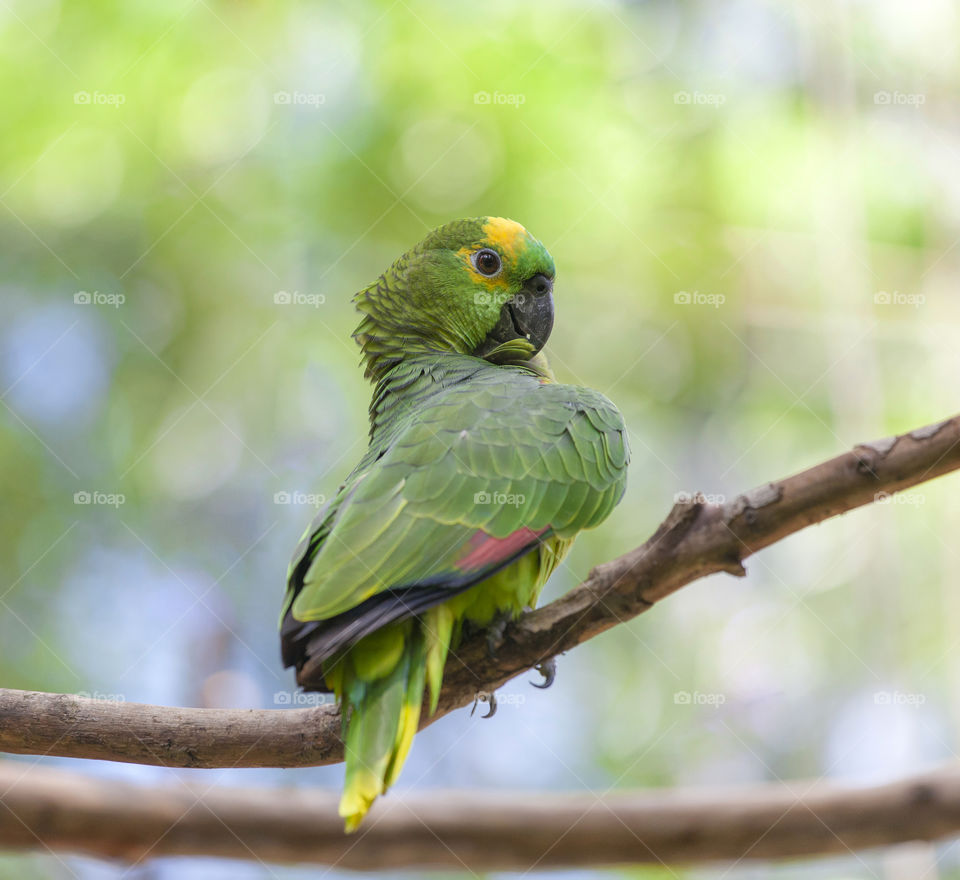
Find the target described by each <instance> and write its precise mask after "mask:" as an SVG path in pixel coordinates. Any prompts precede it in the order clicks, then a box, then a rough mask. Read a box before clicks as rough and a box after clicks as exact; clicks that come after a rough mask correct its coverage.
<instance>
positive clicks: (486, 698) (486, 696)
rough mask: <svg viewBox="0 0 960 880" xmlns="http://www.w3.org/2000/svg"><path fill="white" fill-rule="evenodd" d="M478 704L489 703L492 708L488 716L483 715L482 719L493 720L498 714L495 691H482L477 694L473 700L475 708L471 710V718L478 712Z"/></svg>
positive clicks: (488, 711)
mask: <svg viewBox="0 0 960 880" xmlns="http://www.w3.org/2000/svg"><path fill="white" fill-rule="evenodd" d="M477 703H487V704H488V705H489V707H490V708H489V709H488V710H487V714H486V715H481V716H480V717H481V718H493V716H494V715H496V714H497V695H496V694H495V693H493V691H489V692H488V691H480V692H479V693H478V694H477V696H476V697H475V698H474V700H473V708H472V709H471V710H470V715H471V716H472V715H473V713H474V712H476V711H477Z"/></svg>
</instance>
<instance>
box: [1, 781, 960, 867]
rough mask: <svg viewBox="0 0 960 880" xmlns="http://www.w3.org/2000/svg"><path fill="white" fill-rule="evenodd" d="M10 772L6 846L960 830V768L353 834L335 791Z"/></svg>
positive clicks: (397, 847)
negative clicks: (881, 781) (151, 783)
mask: <svg viewBox="0 0 960 880" xmlns="http://www.w3.org/2000/svg"><path fill="white" fill-rule="evenodd" d="M26 770H27V768H25V767H24V766H23V765H21V764H17V763H14V762H0V790H3V791H5V792H6V793H5V794H4V796H3V799H2V800H0V807H5V808H6V809H2V808H0V847H3V848H4V849H7V848H18V849H39V848H45V847H46V848H49V849H51V850H54V851H57V850H61V851H64V850H66V851H71V852H82V853H88V854H90V855H94V856H99V857H101V858H122V859H126V860H128V861H138V860H140V859H142V858H144V857H146V856H147V855H149V856H150V857H158V856H188V855H190V856H198V855H202V856H219V857H222V858H231V859H258V860H260V861H263V862H312V863H318V864H325V865H337V866H338V867H341V868H353V869H360V870H375V869H378V868H390V869H392V870H394V871H395V870H398V869H401V868H417V867H428V866H429V867H432V868H449V869H461V870H462V869H463V868H464V867H469V868H470V869H472V870H474V871H495V870H528V869H531V868H533V867H536V868H541V869H543V868H557V867H563V868H575V867H586V866H591V867H597V866H600V865H616V864H639V863H659V862H665V863H667V864H671V865H677V864H691V863H697V862H707V861H719V860H724V861H726V860H734V859H741V858H750V859H770V858H782V857H789V856H803V855H811V854H824V853H846V852H848V851H850V850H857V849H864V848H868V847H874V846H882V845H888V844H891V843H899V842H903V841H908V840H936V839H939V838H942V837H945V836H947V835H951V834H956V833H958V832H960V770H958V769H957V768H956V767H955V766H951V767H946V768H944V769H942V770H940V771H939V772H936V773H929V774H924V775H920V776H914V777H910V778H908V779H904V780H902V781H900V782H895V783H892V784H889V785H881V786H877V787H855V786H840V785H833V784H825V783H806V782H794V783H791V784H790V785H774V784H770V785H761V786H752V787H749V788H747V787H737V788H723V787H713V788H710V789H702V790H699V791H698V790H695V789H690V790H686V791H684V790H679V789H674V790H671V791H669V792H667V793H662V792H643V793H637V792H621V793H617V794H612V795H607V796H605V797H604V798H602V799H600V798H597V797H594V796H593V795H590V794H557V793H550V794H549V795H544V794H523V793H509V792H508V793H498V792H491V791H487V792H477V791H459V792H456V791H455V792H443V791H430V792H394V793H393V794H392V795H391V796H390V797H388V798H382V799H381V800H380V801H378V802H377V803H376V804H375V805H374V807H373V810H372V812H371V815H370V819H369V820H368V822H367V824H366V825H365V826H364V828H363V829H362V830H361V832H360V833H358V834H357V835H356V836H351V837H346V836H345V835H344V834H343V828H342V820H341V819H340V818H339V817H338V816H337V810H336V802H337V795H336V793H334V792H328V791H316V790H304V789H295V788H287V789H250V788H232V787H216V786H215V787H213V788H210V787H208V786H196V787H193V786H190V785H188V784H187V783H185V782H181V783H180V784H179V785H178V786H176V787H173V786H163V787H155V788H146V787H142V786H138V785H132V784H129V783H123V782H115V781H109V780H104V779H94V778H89V777H86V776H82V775H80V774H75V773H69V772H66V771H62V770H53V769H49V768H33V769H30V771H29V773H28V774H27V773H25V771H26Z"/></svg>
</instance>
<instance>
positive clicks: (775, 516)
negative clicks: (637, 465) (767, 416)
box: [0, 416, 960, 767]
mask: <svg viewBox="0 0 960 880" xmlns="http://www.w3.org/2000/svg"><path fill="white" fill-rule="evenodd" d="M957 468H960V416H957V417H955V418H952V419H949V420H947V421H944V422H939V423H937V424H935V425H929V426H927V427H925V428H920V429H918V430H916V431H911V432H909V433H907V434H902V435H900V436H898V437H890V438H887V439H885V440H878V441H875V442H873V443H864V444H861V445H859V446H856V447H855V448H854V449H853V450H852V451H851V452H847V453H845V454H843V455H840V456H838V457H837V458H833V459H830V460H829V461H825V462H823V463H822V464H819V465H816V466H815V467H812V468H810V469H809V470H805V471H802V472H801V473H799V474H796V475H794V476H792V477H787V478H786V479H784V480H780V481H779V482H776V483H767V484H766V485H764V486H761V487H759V488H757V489H754V490H753V491H751V492H747V493H746V494H744V495H740V496H739V497H737V498H736V499H734V500H733V501H732V502H728V503H726V504H721V505H717V504H706V503H704V502H703V501H702V499H700V498H694V499H691V500H690V502H689V503H680V504H677V505H676V506H674V508H673V510H671V511H670V514H669V515H668V516H667V518H666V520H665V521H664V522H663V524H662V525H661V526H660V527H659V528H658V529H657V531H656V532H655V533H654V535H653V536H652V537H651V538H650V539H649V540H648V541H646V542H645V543H644V544H643V545H641V546H640V547H637V548H636V549H634V550H631V551H630V552H629V553H626V554H624V555H623V556H620V557H618V558H617V559H614V560H613V561H611V562H607V563H604V564H603V565H598V566H597V567H596V568H594V569H593V570H592V571H591V572H590V574H589V576H588V577H587V579H586V580H585V581H584V582H583V583H582V584H580V586H578V587H576V588H574V589H573V590H571V591H570V592H569V593H567V594H566V595H565V596H563V597H562V598H560V599H558V600H556V601H555V602H551V603H550V604H549V605H545V606H544V607H543V608H540V609H538V610H537V611H533V612H531V613H529V614H526V615H524V616H523V617H522V618H521V619H520V620H519V621H518V622H517V623H515V624H513V625H511V626H509V627H507V629H506V631H505V633H504V635H503V637H502V639H501V640H500V643H499V645H498V647H497V650H496V652H495V656H493V657H491V656H490V653H489V651H488V648H487V640H486V638H484V636H483V635H482V634H480V635H476V636H473V637H472V638H469V639H468V640H467V641H465V642H464V644H462V645H461V646H459V647H458V648H457V652H456V654H457V659H454V660H451V662H450V663H448V667H447V670H446V672H445V681H444V686H443V692H442V694H441V697H440V707H439V710H438V711H437V714H436V715H434V716H433V717H432V718H428V717H426V713H424V719H423V722H422V726H425V725H427V724H430V723H432V722H433V721H435V720H436V719H437V718H439V717H441V716H443V715H445V714H447V713H448V712H451V711H453V710H454V709H457V708H459V707H461V706H465V705H467V704H469V703H471V702H472V701H473V700H474V699H475V698H476V695H477V694H478V693H481V692H484V693H489V692H492V691H495V690H496V689H497V688H499V687H501V686H502V685H503V684H505V683H506V682H507V681H509V680H510V679H512V678H514V677H516V676H518V675H521V674H522V673H524V672H526V671H527V670H528V669H530V668H532V667H533V666H535V665H536V664H538V663H539V662H541V661H543V660H545V659H547V658H549V657H552V656H554V655H556V654H559V653H560V652H562V651H567V650H569V649H570V648H573V647H575V646H576V645H579V644H580V643H581V642H585V641H586V640H587V639H590V638H593V637H594V636H596V635H599V634H600V633H602V632H604V631H605V630H607V629H610V628H611V627H613V626H615V625H617V624H618V623H622V622H624V621H626V620H629V619H630V618H632V617H636V616H637V615H638V614H642V613H643V612H644V611H647V610H648V609H649V608H650V607H652V605H653V604H654V603H655V602H658V601H659V600H660V599H662V598H663V597H664V596H669V595H670V594H671V593H673V592H675V591H676V590H678V589H680V587H682V586H684V585H685V584H689V583H690V582H691V581H694V580H697V579H698V578H701V577H704V576H706V575H709V574H713V573H715V572H721V571H724V572H729V573H731V574H735V575H743V574H745V570H744V568H743V560H744V559H746V558H747V557H748V556H750V555H751V554H753V553H755V552H757V551H758V550H760V549H762V548H764V547H767V546H769V545H770V544H773V543H774V542H776V541H779V540H780V539H782V538H784V537H786V536H787V535H790V534H792V533H793V532H797V531H800V530H801V529H803V528H806V527H807V526H809V525H813V524H814V523H819V522H822V521H823V520H826V519H829V518H830V517H833V516H837V515H838V514H841V513H844V512H846V511H848V510H851V509H852V508H855V507H860V506H863V505H865V504H869V503H871V502H872V501H874V500H876V499H877V498H878V497H885V496H886V495H887V494H889V493H893V492H896V491H899V490H901V489H905V488H907V487H909V486H914V485H917V484H918V483H922V482H924V481H926V480H930V479H933V478H934V477H937V476H940V475H941V474H945V473H947V472H948V471H953V470H956V469H957ZM310 673H311V670H309V669H307V670H305V675H306V676H309V675H310ZM0 751H5V752H13V753H17V754H42V755H60V756H65V757H72V758H99V759H103V760H108V761H126V762H132V763H139V764H159V765H163V766H168V767H297V766H309V765H317V764H331V763H336V762H337V761H340V760H342V758H343V745H342V742H341V740H340V716H339V714H338V712H337V710H336V709H335V708H334V707H333V706H329V705H325V706H317V707H314V708H309V709H291V710H283V711H275V710H253V709H251V710H239V709H181V708H171V707H165V706H148V705H143V704H139V703H117V702H106V701H101V700H96V699H91V698H86V697H79V696H73V695H69V694H47V693H38V692H33V691H17V690H3V689H0Z"/></svg>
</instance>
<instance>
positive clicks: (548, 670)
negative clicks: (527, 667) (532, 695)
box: [530, 657, 557, 691]
mask: <svg viewBox="0 0 960 880" xmlns="http://www.w3.org/2000/svg"><path fill="white" fill-rule="evenodd" d="M533 668H534V669H536V670H537V672H539V673H540V674H541V675H542V676H543V681H542V682H536V681H531V682H530V684H532V685H533V686H534V687H535V688H540V690H542V691H545V690H546V689H547V688H548V687H550V685H552V684H553V682H554V681H555V680H556V678H557V658H556V657H550V658H549V659H548V660H544V661H543V662H542V663H538V664H537V665H536V666H534V667H533Z"/></svg>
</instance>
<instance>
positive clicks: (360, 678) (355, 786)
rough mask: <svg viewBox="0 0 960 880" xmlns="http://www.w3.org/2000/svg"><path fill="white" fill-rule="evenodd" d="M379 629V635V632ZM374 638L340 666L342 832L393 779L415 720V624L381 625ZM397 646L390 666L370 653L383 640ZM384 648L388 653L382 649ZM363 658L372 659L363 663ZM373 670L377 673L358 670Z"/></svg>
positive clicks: (418, 645) (421, 645)
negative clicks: (343, 762)
mask: <svg viewBox="0 0 960 880" xmlns="http://www.w3.org/2000/svg"><path fill="white" fill-rule="evenodd" d="M381 634H382V635H381ZM375 635H378V636H380V638H379V639H377V640H376V644H371V645H366V644H364V642H366V640H364V641H362V642H360V643H359V644H357V645H356V647H355V648H353V649H352V650H351V652H350V654H351V655H355V656H350V657H349V658H348V659H347V662H346V663H344V666H343V679H342V698H341V711H342V713H343V717H344V723H345V727H346V734H345V740H344V745H345V759H346V768H347V770H346V780H345V781H344V786H343V796H342V797H341V799H340V815H341V816H343V818H344V820H345V827H346V830H347V832H351V831H355V830H356V829H357V827H358V826H359V825H360V823H361V822H362V821H363V817H364V816H366V814H367V811H368V810H369V809H370V806H371V804H372V803H373V802H374V800H375V799H376V798H377V796H378V795H381V794H383V793H384V792H386V790H387V789H388V788H389V787H390V786H391V785H393V783H394V782H395V781H396V779H397V777H398V776H399V775H400V770H401V768H402V767H403V762H404V761H405V760H406V758H407V753H408V752H409V751H410V746H411V744H412V743H413V737H414V734H415V733H416V732H417V728H418V727H419V725H420V707H421V705H422V704H423V692H424V684H425V682H424V669H425V667H426V645H425V642H424V638H423V634H422V632H421V630H420V624H419V623H416V622H414V621H405V622H404V625H402V626H396V627H385V628H384V630H381V631H379V632H378V633H376V634H375ZM385 639H389V640H390V641H392V642H393V645H392V646H391V647H395V648H396V647H399V651H397V653H396V654H395V655H394V656H397V660H396V662H395V663H394V664H392V668H389V669H384V668H383V664H382V662H379V661H375V660H374V658H382V657H383V656H384V653H385V652H384V651H383V648H384V647H385V646H384V645H383V642H384V640H385ZM386 653H387V654H390V653H393V652H391V651H387V652H386ZM367 661H374V662H372V663H369V665H368V662H367ZM371 671H373V672H378V673H380V675H379V676H377V677H375V678H374V677H371V676H369V675H365V674H363V673H364V672H371Z"/></svg>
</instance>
